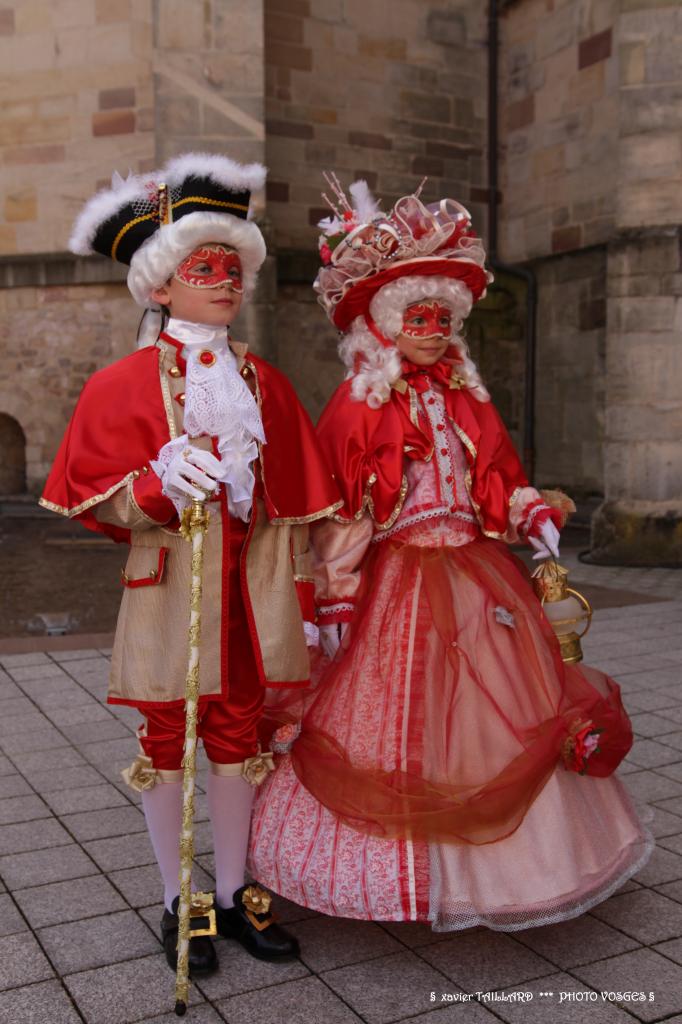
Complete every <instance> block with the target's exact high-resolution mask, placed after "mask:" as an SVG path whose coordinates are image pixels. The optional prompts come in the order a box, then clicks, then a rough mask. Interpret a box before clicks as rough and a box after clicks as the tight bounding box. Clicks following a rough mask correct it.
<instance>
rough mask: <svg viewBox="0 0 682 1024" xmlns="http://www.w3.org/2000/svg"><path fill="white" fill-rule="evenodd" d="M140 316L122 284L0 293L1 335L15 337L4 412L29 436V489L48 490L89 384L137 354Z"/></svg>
mask: <svg viewBox="0 0 682 1024" xmlns="http://www.w3.org/2000/svg"><path fill="white" fill-rule="evenodd" d="M139 315H140V314H139V310H138V309H137V308H136V306H135V305H134V303H133V302H132V301H131V299H130V295H129V293H128V289H127V288H126V287H125V285H122V284H98V285H71V286H65V287H48V288H6V289H2V290H0V320H1V321H2V324H3V334H4V336H5V338H8V339H10V340H12V339H13V343H12V344H8V345H7V346H6V347H4V348H3V353H2V362H3V374H2V381H0V412H2V413H4V414H6V415H8V416H11V417H12V418H13V419H15V420H16V421H17V422H18V423H19V425H20V426H21V428H22V429H23V431H24V434H25V436H26V477H27V486H28V490H29V491H34V492H38V491H39V490H40V488H41V487H42V484H43V482H44V480H45V477H46V476H47V473H48V471H49V468H50V465H51V463H52V459H53V458H54V454H55V452H56V450H57V445H58V444H59V441H60V439H61V436H62V434H63V432H64V428H65V426H66V424H67V422H68V420H69V417H70V416H71V413H72V411H73V407H74V405H75V404H76V401H77V399H78V396H79V394H80V391H81V388H82V387H83V384H84V383H85V381H86V380H87V379H88V377H89V376H90V375H91V374H92V373H94V372H95V370H98V369H99V368H100V367H102V366H106V365H107V364H109V363H112V362H113V361H114V360H115V359H120V358H121V357H122V356H124V355H127V354H128V353H129V352H130V351H131V339H134V337H135V332H136V328H137V323H138V320H139ZM19 341H20V343H19Z"/></svg>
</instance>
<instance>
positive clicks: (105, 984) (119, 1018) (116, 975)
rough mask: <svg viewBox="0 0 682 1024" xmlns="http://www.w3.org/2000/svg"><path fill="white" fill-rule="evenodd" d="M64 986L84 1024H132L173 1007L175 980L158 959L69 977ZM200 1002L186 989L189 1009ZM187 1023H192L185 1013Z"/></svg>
mask: <svg viewBox="0 0 682 1024" xmlns="http://www.w3.org/2000/svg"><path fill="white" fill-rule="evenodd" d="M64 984H65V985H66V987H67V989H68V990H69V992H70V993H71V995H72V996H73V998H74V1000H75V1002H76V1004H77V1006H78V1008H79V1010H80V1011H81V1013H82V1014H83V1016H84V1017H85V1019H86V1021H87V1022H88V1024H134V1022H135V1021H146V1020H147V1018H149V1017H155V1016H156V1017H158V1016H160V1015H161V1014H167V1013H168V1012H169V1011H171V1012H172V1010H173V1007H174V1006H175V979H174V977H173V973H172V971H170V970H169V967H168V964H167V963H166V961H165V959H164V958H163V957H160V956H148V957H143V958H142V959H141V960H128V961H126V962H125V963H120V964H113V965H111V966H108V967H98V968H95V969H94V970H92V971H84V972H82V973H81V974H70V975H69V976H68V977H67V978H65V979H64ZM201 1002H203V1000H202V997H201V995H200V993H199V992H198V991H197V988H196V986H194V985H192V986H190V990H189V1005H190V1006H193V1005H194V1004H195V1003H201ZM187 1019H188V1021H191V1020H192V1017H191V1016H190V1011H189V1010H188V1013H187Z"/></svg>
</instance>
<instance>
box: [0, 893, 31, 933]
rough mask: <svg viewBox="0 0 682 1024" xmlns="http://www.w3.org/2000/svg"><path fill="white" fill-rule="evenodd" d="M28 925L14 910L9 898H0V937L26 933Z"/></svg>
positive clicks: (15, 909)
mask: <svg viewBox="0 0 682 1024" xmlns="http://www.w3.org/2000/svg"><path fill="white" fill-rule="evenodd" d="M26 931H28V925H27V924H26V921H25V920H24V919H23V917H22V916H21V914H20V913H19V911H18V910H17V908H16V905H15V903H14V901H13V899H12V897H11V896H7V895H4V896H0V936H2V935H12V934H14V932H26Z"/></svg>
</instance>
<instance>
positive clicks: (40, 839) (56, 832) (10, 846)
mask: <svg viewBox="0 0 682 1024" xmlns="http://www.w3.org/2000/svg"><path fill="white" fill-rule="evenodd" d="M70 842H71V836H70V835H69V833H68V832H67V831H66V829H64V828H62V826H61V825H60V824H59V822H58V821H57V820H56V818H43V819H40V820H39V821H22V822H18V823H17V824H16V825H3V827H2V829H0V856H2V858H3V859H4V855H5V854H9V853H11V854H15V853H27V852H28V851H29V850H44V849H46V848H47V847H48V846H66V845H67V844H68V843H70Z"/></svg>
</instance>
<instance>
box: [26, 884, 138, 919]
mask: <svg viewBox="0 0 682 1024" xmlns="http://www.w3.org/2000/svg"><path fill="white" fill-rule="evenodd" d="M14 898H15V900H16V901H17V903H18V904H19V906H20V907H21V909H22V911H23V913H24V914H25V916H26V918H27V919H28V921H29V922H30V924H31V927H32V928H34V929H35V928H45V927H48V926H49V925H56V924H63V923H65V922H67V921H80V920H82V919H84V918H88V917H96V916H98V915H100V914H109V913H115V912H116V911H119V910H127V909H128V908H127V906H126V904H125V902H124V900H123V899H122V898H121V896H119V894H118V893H117V892H116V890H115V888H114V887H113V885H111V883H110V882H109V881H108V880H107V879H106V878H105V877H104V875H90V876H89V877H88V878H78V879H75V880H70V881H66V882H52V883H51V884H49V885H38V886H35V887H34V888H32V889H19V890H17V891H16V892H15V893H14Z"/></svg>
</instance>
